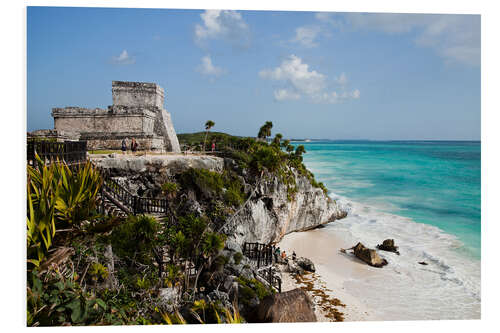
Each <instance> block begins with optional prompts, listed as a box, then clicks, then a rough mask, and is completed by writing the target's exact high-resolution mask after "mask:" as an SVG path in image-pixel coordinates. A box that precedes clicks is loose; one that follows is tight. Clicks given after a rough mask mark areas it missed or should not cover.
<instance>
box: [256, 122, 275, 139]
mask: <svg viewBox="0 0 500 333" xmlns="http://www.w3.org/2000/svg"><path fill="white" fill-rule="evenodd" d="M271 128H273V123H272V122H271V121H266V123H265V124H264V125H262V127H261V128H260V129H259V134H258V135H257V137H258V138H259V139H262V140H266V138H267V137H268V136H271Z"/></svg>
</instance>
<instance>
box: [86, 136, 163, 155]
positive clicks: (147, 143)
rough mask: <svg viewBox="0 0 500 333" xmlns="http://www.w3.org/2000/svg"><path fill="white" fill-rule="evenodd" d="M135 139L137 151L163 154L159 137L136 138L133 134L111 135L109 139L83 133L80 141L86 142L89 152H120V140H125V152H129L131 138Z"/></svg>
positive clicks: (161, 139)
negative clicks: (137, 145)
mask: <svg viewBox="0 0 500 333" xmlns="http://www.w3.org/2000/svg"><path fill="white" fill-rule="evenodd" d="M132 137H133V138H135V139H136V141H137V143H138V144H139V147H138V149H139V150H147V151H155V152H165V149H164V145H163V137H159V136H142V137H141V136H137V135H134V134H133V133H131V134H128V135H113V136H110V137H103V136H96V135H91V134H89V133H83V134H82V136H81V139H82V140H86V141H87V149H89V150H103V149H111V150H121V147H122V140H123V139H125V138H126V139H127V150H128V151H130V142H131V138H132Z"/></svg>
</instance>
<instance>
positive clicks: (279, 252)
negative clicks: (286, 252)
mask: <svg viewBox="0 0 500 333" xmlns="http://www.w3.org/2000/svg"><path fill="white" fill-rule="evenodd" d="M280 254H281V250H280V247H279V246H278V247H277V248H276V249H275V250H274V261H275V262H278V258H279V257H280Z"/></svg>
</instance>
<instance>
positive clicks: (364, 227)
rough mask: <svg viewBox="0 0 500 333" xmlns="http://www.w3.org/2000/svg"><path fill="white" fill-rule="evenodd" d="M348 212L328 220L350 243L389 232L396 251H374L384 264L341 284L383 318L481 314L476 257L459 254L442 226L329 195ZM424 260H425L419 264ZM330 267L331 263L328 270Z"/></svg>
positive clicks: (372, 241)
mask: <svg viewBox="0 0 500 333" xmlns="http://www.w3.org/2000/svg"><path fill="white" fill-rule="evenodd" d="M331 196H332V198H333V199H336V200H337V201H338V202H339V203H340V204H342V205H343V206H344V207H345V208H346V209H348V210H349V215H348V216H347V217H346V218H345V219H342V220H339V221H336V222H335V223H331V224H329V225H328V226H327V227H326V228H324V229H322V231H323V230H324V232H332V233H335V235H336V236H338V237H341V238H343V239H344V240H346V241H347V242H348V243H349V244H353V245H355V244H356V243H357V242H358V241H361V242H362V243H364V244H365V245H366V246H368V247H370V248H375V247H376V245H377V244H380V243H381V242H382V241H383V240H384V239H387V238H393V239H394V240H395V242H396V245H398V246H399V250H400V253H401V255H399V256H398V255H397V254H395V253H390V252H385V251H378V253H379V255H380V256H381V257H383V258H385V259H386V260H387V261H388V262H389V265H387V266H385V267H384V268H381V269H378V268H372V267H368V266H367V269H370V270H372V273H373V274H369V275H368V276H369V277H367V278H359V279H351V280H348V281H346V282H345V284H344V288H345V289H346V291H347V292H349V293H350V294H352V295H353V296H355V297H357V298H359V299H360V300H362V301H363V302H364V303H366V305H367V306H368V307H369V308H371V309H372V310H373V311H376V312H377V314H378V315H377V317H380V318H383V319H384V320H417V319H476V318H480V316H481V305H480V304H481V271H480V269H481V265H480V260H478V259H475V258H473V257H469V256H466V255H464V254H463V253H462V252H461V251H460V249H461V247H462V246H463V244H462V243H461V242H460V241H459V240H458V239H457V238H456V237H455V236H453V235H450V234H447V233H445V232H444V231H442V230H441V229H439V228H437V227H434V226H431V225H427V224H423V223H416V222H414V221H413V220H411V219H408V218H405V217H402V216H398V215H394V214H388V213H384V212H382V211H380V210H378V209H377V208H374V207H372V206H367V205H363V204H359V203H356V202H352V201H350V200H348V199H346V198H343V197H340V196H338V195H336V194H332V195H331ZM420 261H425V262H427V263H428V265H426V266H424V265H420V264H419V263H418V262H420ZM333 269H334V268H332V270H333Z"/></svg>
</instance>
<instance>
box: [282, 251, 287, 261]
mask: <svg viewBox="0 0 500 333" xmlns="http://www.w3.org/2000/svg"><path fill="white" fill-rule="evenodd" d="M285 258H286V251H283V252H281V259H285Z"/></svg>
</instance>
